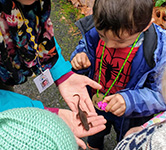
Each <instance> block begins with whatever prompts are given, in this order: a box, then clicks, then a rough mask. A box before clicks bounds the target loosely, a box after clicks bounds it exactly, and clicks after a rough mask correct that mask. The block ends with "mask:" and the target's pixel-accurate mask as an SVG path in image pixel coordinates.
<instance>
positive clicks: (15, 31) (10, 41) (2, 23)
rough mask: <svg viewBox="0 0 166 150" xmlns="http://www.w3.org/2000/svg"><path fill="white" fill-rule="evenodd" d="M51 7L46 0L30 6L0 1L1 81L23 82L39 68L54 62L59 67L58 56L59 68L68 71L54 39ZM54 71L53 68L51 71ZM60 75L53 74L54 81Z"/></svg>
mask: <svg viewBox="0 0 166 150" xmlns="http://www.w3.org/2000/svg"><path fill="white" fill-rule="evenodd" d="M50 10H51V2H50V1H49V0H38V1H35V2H34V3H33V4H32V5H30V6H29V5H21V4H20V3H19V2H17V1H15V0H0V81H2V82H4V83H5V84H7V85H15V84H20V83H23V82H25V81H26V80H27V77H28V76H31V75H32V74H33V73H35V74H36V75H38V74H39V73H40V69H39V68H42V70H45V69H47V68H49V69H50V68H53V66H55V64H56V68H58V67H57V60H59V59H60V62H61V63H60V64H61V68H67V70H65V71H64V72H63V74H65V73H67V72H68V71H70V68H71V67H70V64H69V62H66V61H65V60H64V58H63V57H62V56H61V53H60V52H61V49H60V47H59V45H58V44H57V43H56V40H55V38H54V32H53V25H52V22H51V20H50V18H49V16H50ZM63 65H65V66H67V67H62V66H63ZM54 72H55V69H54V68H53V69H52V70H51V74H54ZM56 72H58V71H57V70H56ZM63 74H58V75H57V76H56V75H55V77H54V75H53V79H54V81H55V80H57V79H58V78H60V76H61V75H63Z"/></svg>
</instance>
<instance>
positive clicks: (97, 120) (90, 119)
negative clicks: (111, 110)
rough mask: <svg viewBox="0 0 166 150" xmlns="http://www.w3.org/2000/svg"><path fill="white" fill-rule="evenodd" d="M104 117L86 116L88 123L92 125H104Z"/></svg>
mask: <svg viewBox="0 0 166 150" xmlns="http://www.w3.org/2000/svg"><path fill="white" fill-rule="evenodd" d="M106 122H107V121H106V119H105V118H104V117H103V116H93V117H89V116H88V123H91V124H92V126H93V127H94V126H98V125H104V124H105V123H106Z"/></svg>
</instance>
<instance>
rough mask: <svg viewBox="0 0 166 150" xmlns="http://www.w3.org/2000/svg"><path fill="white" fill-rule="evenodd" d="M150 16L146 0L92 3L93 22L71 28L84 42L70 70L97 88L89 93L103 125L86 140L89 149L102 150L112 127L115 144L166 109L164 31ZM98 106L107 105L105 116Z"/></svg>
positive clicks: (86, 20)
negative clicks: (77, 32)
mask: <svg viewBox="0 0 166 150" xmlns="http://www.w3.org/2000/svg"><path fill="white" fill-rule="evenodd" d="M152 10H153V2H152V1H151V0H147V1H144V0H139V1H138V0H133V1H131V0H120V1H117V0H95V2H94V7H93V16H88V17H86V18H83V19H81V20H79V21H78V22H77V23H76V24H77V25H78V27H79V28H80V30H81V32H82V34H83V39H81V40H80V42H79V45H78V46H77V47H76V49H75V51H74V52H73V53H72V55H71V64H72V66H73V69H75V71H76V72H78V73H81V74H85V75H88V76H89V77H90V78H91V79H93V80H95V81H97V82H98V83H100V84H101V85H102V89H101V90H100V91H97V90H94V89H90V88H88V90H89V94H90V96H91V97H92V101H93V102H94V105H95V107H96V108H97V109H96V111H97V113H98V114H101V115H103V116H104V117H105V118H106V119H107V124H106V126H107V128H106V129H105V130H104V131H102V132H101V133H99V134H96V135H94V136H91V137H88V145H89V147H91V148H96V149H103V140H104V136H105V135H106V134H108V133H110V128H111V126H112V125H113V126H114V129H115V131H116V133H117V135H118V140H120V139H121V138H122V137H123V135H124V134H125V133H126V131H127V130H128V129H129V128H131V127H133V126H138V125H141V124H143V123H144V122H146V121H147V120H149V119H150V118H151V117H152V116H153V114H155V113H158V112H160V111H164V110H165V109H166V105H165V103H164V101H163V97H162V94H161V84H160V83H161V82H160V79H161V74H162V66H163V64H164V63H166V41H165V39H166V31H165V30H163V29H162V28H161V27H160V26H157V25H155V24H153V23H152V22H153V19H152ZM92 17H93V18H92ZM94 26H95V27H94ZM101 94H103V95H101ZM98 101H102V104H105V102H106V103H107V106H106V107H105V111H103V110H102V108H101V107H99V106H98V104H99V103H98ZM103 109H104V108H103Z"/></svg>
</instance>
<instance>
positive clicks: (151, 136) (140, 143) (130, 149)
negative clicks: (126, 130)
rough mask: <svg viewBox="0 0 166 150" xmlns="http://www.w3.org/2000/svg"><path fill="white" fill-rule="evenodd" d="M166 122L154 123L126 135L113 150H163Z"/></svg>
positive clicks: (165, 147) (164, 147) (165, 146)
mask: <svg viewBox="0 0 166 150" xmlns="http://www.w3.org/2000/svg"><path fill="white" fill-rule="evenodd" d="M165 149H166V121H163V122H161V123H156V124H154V125H152V126H149V127H148V128H144V129H143V130H142V131H140V132H136V133H133V134H130V135H128V136H127V137H125V138H124V139H123V140H122V141H120V142H119V143H118V145H117V146H116V148H115V149H114V150H165Z"/></svg>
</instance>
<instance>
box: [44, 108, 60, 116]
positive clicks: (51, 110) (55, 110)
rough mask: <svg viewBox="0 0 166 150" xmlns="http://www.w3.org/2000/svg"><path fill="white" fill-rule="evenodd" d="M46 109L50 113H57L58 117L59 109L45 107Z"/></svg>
mask: <svg viewBox="0 0 166 150" xmlns="http://www.w3.org/2000/svg"><path fill="white" fill-rule="evenodd" d="M44 109H45V110H48V111H50V112H52V113H56V114H57V115H58V112H59V108H50V107H45V106H44Z"/></svg>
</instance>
